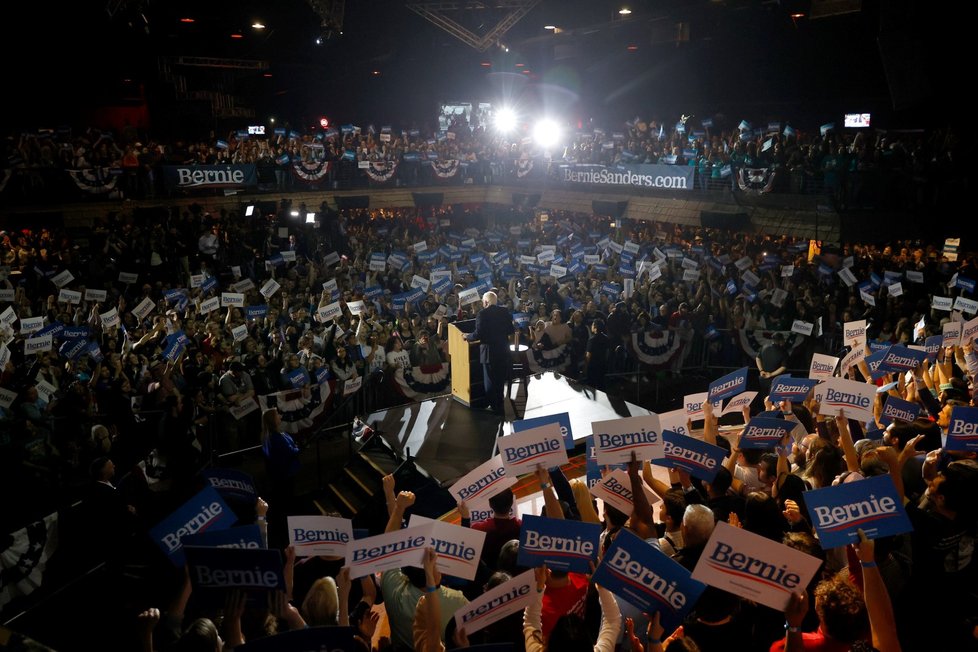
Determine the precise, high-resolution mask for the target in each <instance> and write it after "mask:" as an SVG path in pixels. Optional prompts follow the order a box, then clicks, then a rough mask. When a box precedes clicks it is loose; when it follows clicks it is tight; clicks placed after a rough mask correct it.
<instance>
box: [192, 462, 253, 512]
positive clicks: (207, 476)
mask: <svg viewBox="0 0 978 652" xmlns="http://www.w3.org/2000/svg"><path fill="white" fill-rule="evenodd" d="M201 475H202V476H203V477H204V480H206V481H207V484H209V485H210V486H212V487H214V488H215V489H217V493H219V494H220V495H221V497H222V498H224V499H226V500H237V501H242V502H247V503H250V504H252V505H254V504H255V500H256V499H257V498H258V490H257V489H256V488H255V479H254V478H253V477H251V475H249V474H247V473H245V472H244V471H239V470H238V469H225V468H213V469H207V470H205V471H203V472H202V473H201Z"/></svg>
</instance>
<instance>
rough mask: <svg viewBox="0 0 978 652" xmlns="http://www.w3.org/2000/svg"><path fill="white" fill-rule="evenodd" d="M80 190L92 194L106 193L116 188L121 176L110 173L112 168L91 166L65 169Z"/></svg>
mask: <svg viewBox="0 0 978 652" xmlns="http://www.w3.org/2000/svg"><path fill="white" fill-rule="evenodd" d="M65 172H67V173H68V176H69V177H71V180H72V181H74V182H75V185H76V186H78V188H79V189H80V190H84V191H85V192H87V193H90V194H92V195H104V194H105V193H107V192H112V191H113V190H115V189H116V187H115V186H116V181H118V179H119V177H118V176H114V175H112V174H111V173H110V168H91V169H86V170H65Z"/></svg>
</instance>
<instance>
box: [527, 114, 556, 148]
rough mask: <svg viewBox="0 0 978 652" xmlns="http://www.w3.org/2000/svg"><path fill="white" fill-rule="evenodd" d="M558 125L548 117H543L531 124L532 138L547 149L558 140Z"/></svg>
mask: <svg viewBox="0 0 978 652" xmlns="http://www.w3.org/2000/svg"><path fill="white" fill-rule="evenodd" d="M560 135H561V134H560V125H558V124H557V123H556V122H554V121H553V120H551V119H549V118H543V119H542V120H540V121H539V122H537V123H536V124H535V125H534V126H533V140H534V141H536V143H537V144H538V145H539V146H540V147H543V148H544V149H548V148H550V147H553V146H554V145H556V144H557V143H558V142H559V141H560Z"/></svg>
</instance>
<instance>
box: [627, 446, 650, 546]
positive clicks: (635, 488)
mask: <svg viewBox="0 0 978 652" xmlns="http://www.w3.org/2000/svg"><path fill="white" fill-rule="evenodd" d="M640 467H641V462H639V461H638V460H637V459H636V458H635V453H634V452H632V460H631V461H630V462H629V463H628V479H629V481H630V484H631V491H632V515H631V516H629V517H628V523H629V525H630V527H631V529H632V531H633V532H634V533H635V534H637V535H638V536H640V537H642V538H643V539H649V538H651V537H654V536H656V535H657V531H656V529H655V522H654V521H653V520H652V506H651V505H650V504H649V498H648V496H646V495H645V487H644V486H643V483H642V476H641V474H640V473H639V468H640Z"/></svg>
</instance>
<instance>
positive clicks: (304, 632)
mask: <svg viewBox="0 0 978 652" xmlns="http://www.w3.org/2000/svg"><path fill="white" fill-rule="evenodd" d="M353 635H354V631H353V628H352V627H336V626H333V627H306V628H305V629H290V630H288V631H284V632H279V633H278V634H276V635H275V636H263V637H261V638H256V639H254V640H251V641H248V642H247V643H245V644H244V645H241V646H238V647H237V648H236V649H237V650H238V652H282V650H289V651H290V652H321V650H341V651H342V652H355V651H356V650H362V649H363V648H362V646H361V645H360V644H359V643H357V642H356V641H355V640H354V638H353ZM478 647H480V646H478V645H476V646H473V647H471V648H468V649H475V648H478Z"/></svg>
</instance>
